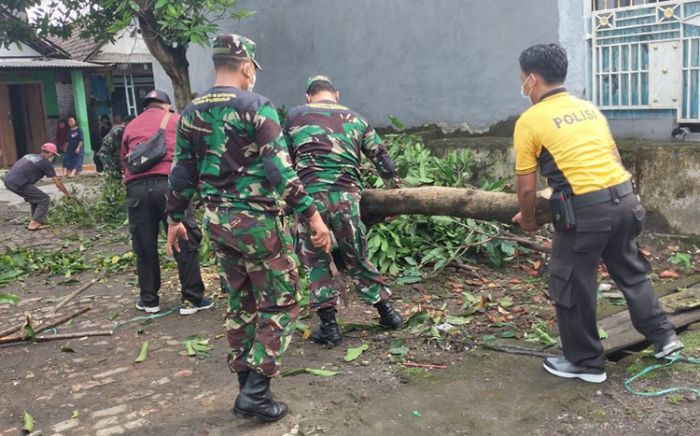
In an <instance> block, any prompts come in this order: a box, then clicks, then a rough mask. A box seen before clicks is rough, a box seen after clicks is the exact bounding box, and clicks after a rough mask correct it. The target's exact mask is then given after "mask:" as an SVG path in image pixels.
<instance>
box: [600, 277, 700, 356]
mask: <svg viewBox="0 0 700 436" xmlns="http://www.w3.org/2000/svg"><path fill="white" fill-rule="evenodd" d="M698 295H700V285H696V286H694V287H692V288H690V289H688V290H685V291H681V292H676V293H674V294H671V295H668V296H666V297H663V298H661V299H660V300H659V301H660V303H661V306H662V307H666V308H667V309H669V308H672V307H677V310H678V312H677V313H669V318H670V319H671V322H673V324H674V325H675V326H676V328H681V327H685V326H688V325H690V324H693V323H696V322H698V321H700V307H696V308H693V309H690V310H684V309H685V308H687V307H688V306H687V305H678V302H679V301H681V302H687V301H689V300H693V299H696V298H697V296H698ZM598 324H599V326H600V327H601V328H603V329H605V331H606V332H607V333H608V338H607V339H605V340H604V341H603V346H604V347H605V354H611V353H615V352H616V351H620V350H624V349H625V348H629V347H631V346H633V345H636V344H639V343H641V342H644V341H645V338H644V336H642V335H641V334H640V333H639V332H637V330H635V329H634V327H633V326H632V321H631V320H630V314H629V311H627V310H623V311H622V312H620V313H617V314H615V315H612V316H609V317H607V318H605V319H603V320H601V321H600V322H599V323H598Z"/></svg>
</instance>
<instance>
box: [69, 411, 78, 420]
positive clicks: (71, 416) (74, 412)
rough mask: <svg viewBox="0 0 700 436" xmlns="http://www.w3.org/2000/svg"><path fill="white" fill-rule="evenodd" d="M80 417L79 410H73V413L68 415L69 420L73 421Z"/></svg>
mask: <svg viewBox="0 0 700 436" xmlns="http://www.w3.org/2000/svg"><path fill="white" fill-rule="evenodd" d="M79 416H80V410H78V409H75V410H74V411H73V413H72V414H71V415H70V419H75V418H77V417H79Z"/></svg>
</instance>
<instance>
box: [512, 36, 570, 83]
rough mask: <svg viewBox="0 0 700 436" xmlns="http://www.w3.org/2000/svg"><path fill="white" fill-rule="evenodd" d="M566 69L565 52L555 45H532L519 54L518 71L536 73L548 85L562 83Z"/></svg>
mask: <svg viewBox="0 0 700 436" xmlns="http://www.w3.org/2000/svg"><path fill="white" fill-rule="evenodd" d="M568 68H569V61H568V60H567V59H566V51H565V50H564V49H563V48H561V47H560V46H559V45H557V44H538V45H533V46H532V47H530V48H528V49H526V50H525V51H523V52H522V53H521V54H520V69H521V70H523V73H525V74H532V73H537V74H539V75H540V76H542V78H544V80H545V81H546V82H547V84H550V85H551V84H553V83H563V82H564V81H565V80H566V73H567V70H568Z"/></svg>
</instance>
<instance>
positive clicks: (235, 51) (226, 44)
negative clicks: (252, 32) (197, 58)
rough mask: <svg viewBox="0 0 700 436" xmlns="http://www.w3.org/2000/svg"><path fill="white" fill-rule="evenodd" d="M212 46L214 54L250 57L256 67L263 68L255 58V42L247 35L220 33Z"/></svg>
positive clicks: (241, 57)
mask: <svg viewBox="0 0 700 436" xmlns="http://www.w3.org/2000/svg"><path fill="white" fill-rule="evenodd" d="M211 46H212V52H213V55H214V56H228V57H232V58H239V59H248V60H251V61H253V64H254V65H255V68H257V69H258V70H262V68H261V67H260V64H259V63H258V61H257V60H255V43H254V42H253V40H251V39H248V38H246V37H245V36H241V35H236V34H235V33H229V34H226V35H218V36H216V37H215V38H214V40H213V41H212V44H211Z"/></svg>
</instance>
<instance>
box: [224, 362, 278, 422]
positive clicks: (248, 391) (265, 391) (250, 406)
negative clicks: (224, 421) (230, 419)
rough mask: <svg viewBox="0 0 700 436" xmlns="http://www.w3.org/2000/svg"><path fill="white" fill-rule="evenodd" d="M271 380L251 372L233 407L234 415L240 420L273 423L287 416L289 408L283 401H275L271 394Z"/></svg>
mask: <svg viewBox="0 0 700 436" xmlns="http://www.w3.org/2000/svg"><path fill="white" fill-rule="evenodd" d="M269 391H270V379H269V378H268V377H265V376H264V375H262V374H260V373H259V372H257V371H250V372H249V373H248V378H247V379H246V381H245V384H244V385H243V387H242V388H241V392H240V393H239V394H238V398H236V403H235V405H234V406H233V414H234V415H236V416H237V417H239V418H245V419H252V418H259V419H260V420H262V421H263V422H273V421H277V420H278V419H281V418H282V417H284V416H285V415H286V414H287V411H288V410H289V408H288V407H287V405H286V404H284V403H283V402H281V401H274V400H273V399H272V398H271V395H270V393H269Z"/></svg>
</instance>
